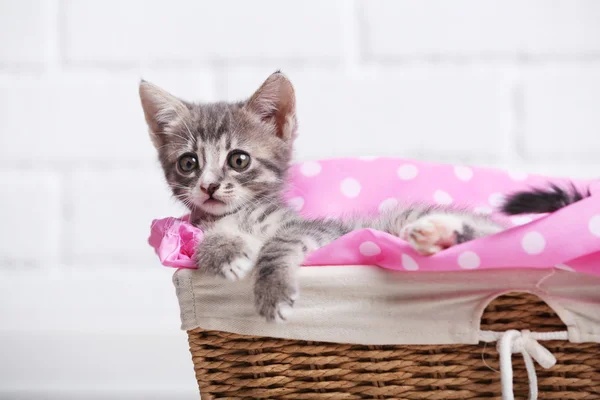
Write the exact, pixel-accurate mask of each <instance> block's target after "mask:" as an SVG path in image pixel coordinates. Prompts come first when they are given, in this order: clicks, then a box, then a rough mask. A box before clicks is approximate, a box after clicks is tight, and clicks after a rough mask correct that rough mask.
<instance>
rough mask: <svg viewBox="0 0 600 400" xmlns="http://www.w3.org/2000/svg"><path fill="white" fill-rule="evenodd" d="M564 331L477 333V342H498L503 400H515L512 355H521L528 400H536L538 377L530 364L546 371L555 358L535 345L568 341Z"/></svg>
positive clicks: (554, 362) (540, 346) (552, 364)
mask: <svg viewBox="0 0 600 400" xmlns="http://www.w3.org/2000/svg"><path fill="white" fill-rule="evenodd" d="M568 339H569V335H568V332H566V331H561V332H530V331H528V330H522V331H520V332H519V331H517V330H514V329H511V330H508V331H506V332H494V331H480V332H479V340H481V341H483V342H497V345H496V348H497V350H498V354H499V355H500V377H501V382H502V400H514V398H515V394H514V393H513V370H512V360H511V357H512V354H513V353H521V355H522V356H523V360H524V361H525V368H526V369H527V378H528V379H529V400H537V397H538V387H537V375H536V374H535V365H534V364H533V360H535V361H537V363H538V364H540V365H541V366H542V367H544V368H546V369H548V368H551V367H552V366H554V364H556V358H555V357H554V355H553V354H552V353H550V351H548V349H546V348H545V347H544V346H542V345H541V344H539V343H538V340H568Z"/></svg>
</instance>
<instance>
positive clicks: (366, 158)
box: [358, 156, 379, 161]
mask: <svg viewBox="0 0 600 400" xmlns="http://www.w3.org/2000/svg"><path fill="white" fill-rule="evenodd" d="M378 158H379V157H376V156H363V157H358V159H359V160H362V161H373V160H377V159H378Z"/></svg>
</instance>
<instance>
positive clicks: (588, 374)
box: [188, 293, 600, 400]
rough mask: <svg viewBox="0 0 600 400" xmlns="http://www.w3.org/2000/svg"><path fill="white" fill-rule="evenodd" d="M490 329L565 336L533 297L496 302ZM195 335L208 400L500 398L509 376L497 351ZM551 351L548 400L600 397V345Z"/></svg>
mask: <svg viewBox="0 0 600 400" xmlns="http://www.w3.org/2000/svg"><path fill="white" fill-rule="evenodd" d="M481 328H482V329H485V330H496V331H504V330H507V329H530V330H532V331H537V332H544V331H558V330H564V329H565V327H564V325H563V324H562V322H561V320H560V319H559V318H558V316H556V314H555V313H554V312H553V311H552V310H551V309H550V308H549V307H548V306H547V305H546V304H545V303H544V302H543V301H541V300H540V299H538V298H537V297H535V296H532V295H530V294H525V293H518V294H517V293H515V294H509V295H505V296H502V297H500V298H497V299H496V300H494V301H493V302H492V303H491V304H490V305H489V306H488V307H487V309H486V311H485V313H484V317H483V319H482V326H481ZM188 335H189V343H190V350H191V353H192V358H193V361H194V366H195V370H196V377H197V379H198V385H199V387H200V391H201V393H202V399H203V400H212V399H307V400H309V399H318V400H321V399H429V400H451V399H500V398H501V390H500V374H499V373H498V372H497V371H494V370H492V369H491V368H493V369H495V370H498V369H499V365H498V355H497V353H496V349H495V345H494V344H488V345H485V344H483V343H480V344H479V345H441V346H431V345H427V346H357V345H347V344H334V343H320V342H307V341H299V340H283V339H273V338H265V337H252V336H244V335H237V334H232V333H225V332H218V331H204V330H202V329H195V330H191V331H188ZM543 345H544V346H545V347H546V348H548V349H549V350H550V351H551V352H552V353H553V354H554V355H555V356H556V358H557V359H558V363H557V364H556V365H555V366H554V367H553V368H552V369H550V370H544V369H543V368H542V367H540V366H539V365H536V370H537V375H538V384H539V390H540V396H539V397H540V399H561V400H563V399H600V344H597V343H583V344H573V343H567V342H563V341H556V342H553V341H549V342H543ZM484 359H485V362H484ZM486 364H487V365H486ZM513 368H514V392H515V397H516V398H518V399H526V398H527V394H528V383H527V374H526V371H525V367H524V364H523V361H522V358H521V356H520V355H518V354H515V355H513Z"/></svg>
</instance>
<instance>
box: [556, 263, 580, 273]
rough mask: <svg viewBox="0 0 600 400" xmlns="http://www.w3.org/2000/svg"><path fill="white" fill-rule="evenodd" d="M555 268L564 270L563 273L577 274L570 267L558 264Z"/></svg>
mask: <svg viewBox="0 0 600 400" xmlns="http://www.w3.org/2000/svg"><path fill="white" fill-rule="evenodd" d="M554 267H555V268H558V269H562V270H563V271H569V272H576V271H575V270H574V269H573V268H571V267H569V266H568V265H565V264H558V265H555V266H554Z"/></svg>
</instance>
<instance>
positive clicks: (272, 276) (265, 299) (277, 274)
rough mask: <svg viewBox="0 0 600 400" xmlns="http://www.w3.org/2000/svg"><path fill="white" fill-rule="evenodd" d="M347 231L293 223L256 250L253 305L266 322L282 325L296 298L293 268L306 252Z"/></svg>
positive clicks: (335, 224)
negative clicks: (257, 253) (275, 322)
mask: <svg viewBox="0 0 600 400" xmlns="http://www.w3.org/2000/svg"><path fill="white" fill-rule="evenodd" d="M349 230H350V229H349V228H348V227H346V226H345V225H344V224H343V223H342V222H340V221H322V220H297V221H294V222H291V223H289V224H287V225H286V226H284V227H282V228H281V229H280V230H279V231H277V233H276V234H275V235H274V236H273V237H272V238H271V239H270V240H268V241H267V242H266V243H265V244H264V246H263V248H262V249H261V250H260V253H259V255H258V259H257V261H256V282H255V284H254V302H255V305H256V309H257V311H258V313H259V314H260V315H261V316H263V317H265V318H266V319H267V321H284V320H285V319H286V318H287V316H288V315H289V313H290V312H291V308H292V307H293V306H294V302H295V300H296V299H297V297H298V282H297V280H296V272H297V268H298V267H299V266H300V265H301V264H302V262H303V261H304V256H305V255H306V254H307V253H308V252H309V251H313V250H316V249H318V248H319V247H322V246H325V245H326V244H328V243H330V242H332V241H333V240H335V239H337V238H338V237H340V236H342V235H344V234H345V233H347V232H348V231H349Z"/></svg>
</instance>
